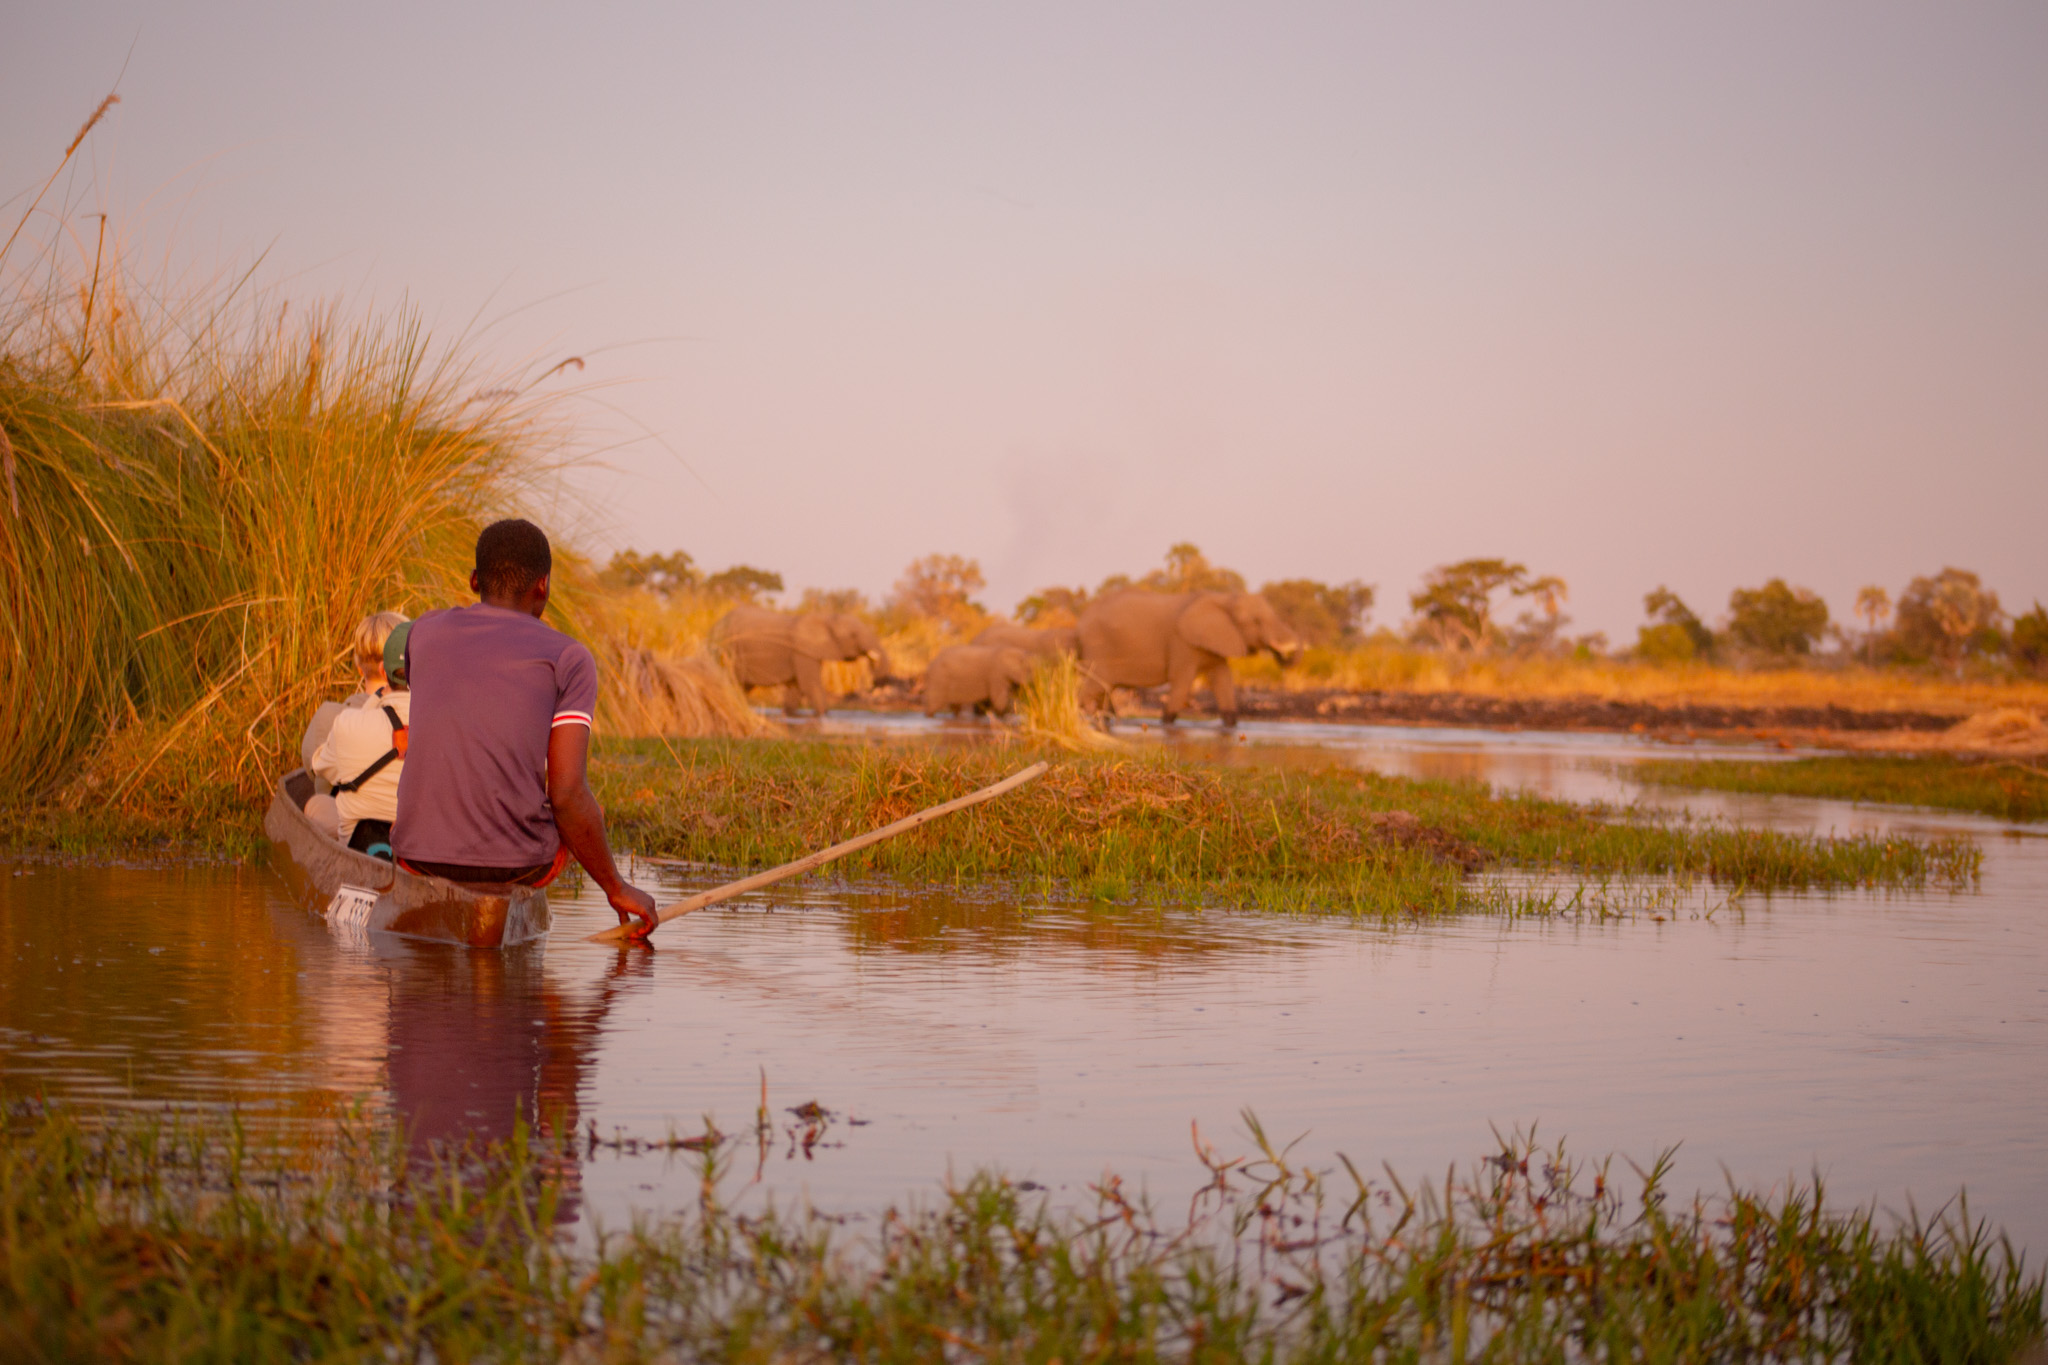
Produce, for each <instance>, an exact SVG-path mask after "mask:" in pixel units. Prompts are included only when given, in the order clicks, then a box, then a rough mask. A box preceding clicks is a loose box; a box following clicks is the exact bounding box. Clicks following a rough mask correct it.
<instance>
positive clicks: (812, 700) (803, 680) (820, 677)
mask: <svg viewBox="0 0 2048 1365" xmlns="http://www.w3.org/2000/svg"><path fill="white" fill-rule="evenodd" d="M796 686H797V688H798V689H799V690H800V692H801V694H802V696H803V699H804V704H805V705H807V706H809V707H810V708H811V709H812V710H813V711H816V712H817V713H818V719H819V720H823V719H824V718H825V710H826V700H827V699H826V696H825V666H824V665H823V664H821V663H819V662H818V661H817V660H816V659H813V658H811V657H810V656H809V655H804V654H799V655H798V656H797V660H796Z"/></svg>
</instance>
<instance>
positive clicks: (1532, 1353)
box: [0, 1109, 2043, 1365]
mask: <svg viewBox="0 0 2048 1365" xmlns="http://www.w3.org/2000/svg"><path fill="white" fill-rule="evenodd" d="M1246 1125H1247V1127H1248V1128H1250V1129H1251V1132H1252V1135H1253V1144H1252V1146H1251V1149H1250V1150H1248V1151H1247V1152H1246V1153H1245V1154H1244V1155H1243V1156H1234V1157H1224V1156H1221V1155H1219V1154H1218V1153H1217V1152H1216V1151H1215V1149H1214V1148H1212V1147H1210V1146H1209V1145H1208V1144H1206V1143H1204V1142H1202V1141H1201V1138H1200V1135H1199V1134H1197V1135H1196V1159H1197V1160H1198V1161H1200V1162H1201V1164H1202V1165H1203V1166H1204V1167H1205V1168H1206V1173H1207V1176H1208V1183H1207V1184H1206V1185H1205V1187H1204V1188H1203V1189H1202V1190H1201V1192H1200V1193H1199V1194H1198V1195H1197V1196H1196V1198H1195V1200H1194V1202H1193V1204H1192V1206H1191V1207H1190V1208H1189V1209H1188V1211H1187V1213H1186V1215H1185V1216H1184V1217H1179V1216H1171V1215H1162V1214H1161V1213H1159V1212H1157V1211H1155V1209H1153V1208H1152V1207H1151V1206H1150V1205H1149V1204H1148V1202H1147V1201H1146V1200H1145V1199H1144V1197H1143V1196H1142V1195H1140V1194H1138V1193H1136V1192H1135V1191H1132V1190H1128V1189H1127V1188H1126V1187H1125V1185H1124V1183H1123V1182H1122V1181H1121V1180H1120V1179H1119V1178H1118V1177H1117V1176H1115V1175H1114V1174H1108V1175H1105V1176H1104V1177H1103V1178H1102V1179H1101V1180H1100V1181H1099V1182H1098V1183H1097V1184H1095V1185H1093V1186H1091V1187H1090V1194H1089V1195H1088V1196H1082V1197H1080V1198H1079V1199H1077V1200H1076V1201H1074V1202H1073V1203H1071V1204H1060V1203H1055V1202H1053V1201H1052V1200H1051V1199H1050V1198H1049V1197H1048V1196H1046V1195H1043V1194H1032V1193H1029V1191H1030V1190H1031V1189H1033V1188H1034V1187H1032V1186H1030V1185H1029V1184H1019V1183H1017V1182H1015V1181H1013V1180H1011V1179H1009V1178H1008V1177H1006V1176H1005V1175H1004V1174H1003V1173H1002V1172H1000V1171H996V1170H981V1171H977V1172H975V1173H973V1174H971V1175H968V1176H966V1177H964V1178H958V1179H952V1178H949V1179H948V1180H947V1181H946V1183H945V1185H944V1186H943V1187H941V1188H938V1189H935V1190H934V1192H933V1194H932V1195H931V1196H930V1197H928V1198H926V1199H922V1200H913V1201H905V1202H900V1203H897V1204H892V1205H890V1206H889V1207H887V1208H885V1209H883V1210H881V1211H880V1212H879V1214H878V1216H876V1217H873V1218H871V1219H861V1220H851V1219H847V1218H844V1217H830V1216H825V1215H821V1214H817V1213H814V1212H811V1211H810V1210H808V1209H806V1208H803V1207H796V1208H770V1209H767V1210H764V1211H760V1212H755V1213H742V1212H740V1211H738V1210H737V1209H735V1208H734V1207H732V1206H731V1204H729V1203H728V1202H727V1199H728V1194H729V1190H728V1185H729V1183H730V1182H729V1181H728V1180H727V1179H726V1178H725V1170H726V1167H725V1162H726V1161H727V1160H729V1159H730V1154H729V1152H727V1153H722V1152H721V1150H720V1147H719V1145H717V1144H715V1143H714V1144H713V1145H712V1147H711V1148H710V1150H708V1151H706V1152H705V1153H703V1154H702V1156H701V1157H700V1158H699V1160H700V1161H701V1167H702V1169H701V1185H700V1189H701V1193H700V1195H699V1197H698V1199H697V1200H696V1201H694V1203H695V1206H694V1207H691V1208H686V1209H684V1210H681V1211H678V1212H674V1213H668V1214H642V1215H636V1216H635V1217H633V1219H632V1220H631V1222H630V1223H629V1225H627V1226H625V1227H623V1228H612V1229H608V1230H607V1231H606V1232H605V1234H604V1235H602V1236H599V1237H595V1238H591V1239H587V1240H584V1241H581V1242H578V1241H577V1240H575V1239H573V1238H571V1237H570V1236H567V1235H564V1231H565V1230H564V1229H563V1228H562V1227H561V1226H560V1224H559V1220H560V1219H562V1217H563V1216H564V1212H565V1204H566V1200H565V1195H567V1194H569V1193H571V1192H572V1188H571V1186H570V1180H571V1179H573V1177H572V1176H571V1175H570V1173H571V1172H574V1171H576V1170H577V1168H578V1166H579V1164H580V1158H582V1157H583V1156H584V1155H585V1154H584V1153H583V1152H580V1151H577V1150H573V1149H564V1148H560V1147H556V1146H554V1145H553V1144H552V1143H550V1142H547V1141H543V1140H539V1139H536V1138H534V1137H532V1136H530V1135H528V1134H526V1133H523V1132H522V1133H520V1134H518V1135H516V1136H515V1137H514V1138H513V1139H512V1140H510V1141H508V1142H505V1143H502V1144H498V1145H495V1146H491V1147H488V1148H483V1149H471V1150H470V1151H468V1152H466V1153H462V1154H459V1155H458V1154H451V1156H450V1157H449V1159H448V1160H446V1161H445V1162H443V1163H442V1164H439V1165H433V1166H428V1165H423V1164H411V1165H409V1164H408V1163H407V1162H406V1161H405V1158H404V1157H403V1155H402V1154H401V1153H399V1152H397V1151H394V1150H392V1149H391V1148H390V1147H388V1146H386V1145H384V1144H381V1143H379V1142H376V1141H363V1140H362V1139H361V1138H360V1136H359V1135H355V1134H350V1133H346V1132H345V1133H343V1134H341V1135H340V1136H339V1137H338V1138H336V1139H334V1140H331V1141H330V1142H329V1143H328V1144H327V1146H326V1147H325V1149H324V1150H310V1151H305V1150H301V1151H291V1152H288V1153H285V1154H278V1155H267V1156H266V1155H262V1154H258V1153H257V1152H255V1151H254V1150H252V1148H251V1146H250V1144H249V1143H248V1142H246V1141H245V1140H244V1136H243V1134H241V1133H240V1132H239V1131H236V1130H230V1129H229V1128H228V1125H227V1124H226V1123H225V1122H224V1121H219V1120H216V1121H215V1122H214V1123H213V1124H211V1125H207V1124H205V1123H204V1122H203V1121H198V1122H192V1123H188V1125H187V1126H186V1127H184V1128H183V1129H177V1128H171V1127H167V1126H165V1125H163V1124H162V1123H151V1122H149V1121H146V1120H137V1119H128V1120H120V1121H115V1122H113V1123H111V1124H106V1125H91V1126H89V1125H88V1124H86V1123H85V1122H82V1121H81V1119H80V1117H79V1116H77V1115H75V1114H72V1113H69V1112H67V1111H62V1110H43V1109H33V1110H30V1111H28V1112H23V1113H17V1114H16V1115H13V1116H10V1121H9V1125H8V1132H7V1135H6V1143H5V1145H4V1146H0V1239H4V1241H0V1250H4V1252H5V1257H6V1260H5V1267H6V1273H5V1274H4V1275H0V1342H4V1343H5V1349H6V1351H7V1353H8V1354H9V1355H10V1357H17V1356H18V1357H19V1358H21V1359H27V1360H83V1359H124V1360H129V1359H133V1360H165V1361H168V1360H179V1361H211V1360H223V1361H225V1360H299V1361H326V1360H336V1361H341V1360H350V1361H354V1360H378V1361H382V1360H409V1361H411V1360H439V1361H456V1360H489V1361H501V1362H511V1361H528V1360H531V1361H560V1360H571V1361H586V1360H587V1361H620V1362H635V1361H683V1360H690V1361H697V1360H729V1361H756V1360H807V1361H811V1360H815V1361H822V1360H873V1361H883V1360H890V1361H893V1360H912V1361H934V1362H938V1361H955V1360H983V1359H988V1360H1014V1361H1051V1360H1066V1361H1110V1360H1135V1361H1151V1360H1190V1361H1216V1362H1232V1361H1240V1360H1245V1361H1265V1362H1274V1363H1276V1365H1277V1363H1278V1362H1293V1361H1301V1362H1309V1361H1329V1362H1338V1361H1360V1362H1364V1361H1446V1362H1454V1361H1465V1360H1484V1361H1498V1362H1520V1361H1532V1362H1533V1361H1544V1362H1548V1361H1563V1360H1672V1361H1680V1360H1683V1361H1699V1360H1716V1361H1718V1360H1728V1361H1735V1360H1741V1361H1787V1362H1790V1361H1813V1360H1855V1361H1901V1362H1905V1361H1931V1360H1953V1361H1984V1362H2003V1361H2007V1360H2011V1359H2014V1358H2015V1357H2017V1356H2019V1355H2020V1354H2021V1353H2022V1352H2023V1351H2025V1350H2026V1349H2027V1348H2028V1346H2029V1345H2030V1343H2032V1342H2033V1341H2035V1340H2036V1339H2038V1337H2039V1335H2040V1333H2041V1331H2042V1326H2043V1316H2042V1281H2041V1276H2040V1274H2039V1272H2033V1273H2029V1272H2028V1270H2027V1268H2026V1266H2025V1263H2024V1260H2023V1259H2022V1258H2021V1256H2020V1255H2019V1253H2018V1252H2016V1251H2015V1250H2014V1248H2013V1247H2012V1246H2011V1245H2010V1243H2009V1242H2007V1241H2005V1240H2004V1239H2003V1238H2002V1237H2000V1236H1999V1235H1998V1234H1997V1233H1995V1232H1994V1231H1993V1230H1992V1229H1991V1228H1990V1227H1989V1225H1987V1224H1985V1223H1984V1222H1982V1221H1977V1220H1973V1219H1972V1218H1971V1216H1970V1213H1969V1209H1968V1207H1967V1205H1965V1204H1960V1203H1959V1204H1957V1205H1955V1206H1953V1207H1952V1208H1945V1209H1944V1210H1943V1212H1942V1213H1941V1214H1940V1215H1938V1216H1937V1217H1935V1218H1933V1219H1923V1218H1920V1217H1917V1216H1915V1217H1910V1218H1908V1219H1906V1220H1903V1221H1896V1222H1894V1221H1890V1220H1881V1219H1880V1218H1879V1217H1878V1215H1876V1214H1875V1213H1874V1212H1873V1211H1871V1210H1868V1209H1846V1210H1845V1209H1840V1208H1837V1207H1834V1206H1832V1205H1830V1204H1829V1203H1828V1201H1827V1199H1826V1197H1825V1191H1824V1189H1823V1188H1822V1186H1821V1185H1820V1184H1819V1182H1818V1181H1817V1180H1816V1181H1814V1182H1794V1183H1792V1184H1790V1185H1789V1186H1788V1187H1786V1188H1784V1189H1782V1190H1767V1191H1759V1190H1751V1189H1746V1188H1741V1187H1734V1186H1731V1188H1730V1189H1728V1191H1727V1192H1726V1193H1725V1194H1723V1195H1720V1196H1710V1197H1702V1198H1700V1199H1697V1200H1687V1199H1685V1198H1683V1197H1682V1196H1680V1197H1673V1196H1674V1191H1671V1190H1670V1189H1668V1188H1667V1187H1666V1186H1667V1183H1668V1177H1669V1170H1668V1165H1667V1164H1666V1163H1665V1162H1662V1161H1660V1162H1657V1163H1654V1164H1653V1165H1652V1166H1651V1167H1650V1169H1649V1170H1648V1171H1647V1172H1643V1173H1642V1174H1641V1175H1640V1176H1639V1177H1638V1178H1637V1179H1635V1180H1629V1181H1624V1179H1622V1178H1618V1177H1617V1174H1616V1173H1615V1172H1613V1171H1612V1170H1611V1163H1600V1164H1591V1163H1584V1162H1577V1161H1574V1160H1572V1159H1570V1158H1569V1157H1568V1156H1567V1154H1566V1153H1565V1152H1564V1151H1563V1149H1562V1148H1549V1149H1545V1148H1541V1147H1538V1146H1537V1145H1536V1144H1535V1143H1534V1141H1533V1140H1531V1139H1530V1138H1528V1137H1527V1136H1524V1135H1519V1134H1518V1135H1515V1136H1513V1137H1509V1138H1506V1139H1504V1140H1502V1141H1500V1142H1499V1144H1498V1146H1497V1149H1496V1150H1495V1151H1493V1152H1492V1153H1490V1154H1488V1155H1487V1156H1485V1157H1484V1158H1483V1159H1481V1160H1480V1161H1478V1162H1476V1163H1474V1164H1473V1165H1472V1166H1471V1167H1470V1168H1469V1170H1468V1171H1466V1172H1464V1173H1459V1172H1455V1171H1454V1172H1453V1173H1451V1174H1449V1175H1447V1176H1445V1177H1443V1178H1442V1179H1441V1180H1440V1181H1431V1180H1418V1181H1410V1182H1404V1181H1402V1180H1401V1179H1400V1178H1399V1177H1398V1176H1397V1175H1395V1174H1393V1173H1392V1172H1388V1173H1387V1174H1385V1175H1384V1176H1382V1175H1381V1174H1380V1173H1378V1172H1375V1173H1374V1174H1373V1175H1372V1176H1370V1177H1368V1176H1366V1175H1364V1174H1363V1173H1362V1172H1360V1171H1359V1170H1358V1168H1357V1167H1356V1166H1355V1165H1354V1164H1353V1163H1352V1162H1350V1161H1349V1160H1348V1159H1342V1158H1340V1163H1341V1169H1330V1170H1318V1169H1315V1168H1312V1167H1309V1166H1307V1165H1306V1164H1304V1163H1302V1162H1301V1161H1299V1160H1298V1159H1297V1158H1294V1157H1293V1156H1292V1155H1291V1154H1290V1152H1289V1151H1288V1150H1287V1149H1286V1148H1279V1147H1276V1145H1275V1144H1273V1143H1271V1142H1270V1141H1268V1140H1267V1139H1266V1138H1265V1136H1264V1134H1263V1133H1262V1132H1261V1131H1260V1129H1259V1127H1258V1124H1257V1120H1256V1118H1254V1117H1253V1116H1251V1115H1249V1114H1247V1115H1246ZM316 1141H317V1140H316ZM309 1145H310V1144H309Z"/></svg>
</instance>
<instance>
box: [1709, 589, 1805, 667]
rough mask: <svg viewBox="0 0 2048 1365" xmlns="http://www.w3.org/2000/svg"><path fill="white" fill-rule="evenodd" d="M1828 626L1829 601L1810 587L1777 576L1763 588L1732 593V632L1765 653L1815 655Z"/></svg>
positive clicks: (1732, 636)
mask: <svg viewBox="0 0 2048 1365" xmlns="http://www.w3.org/2000/svg"><path fill="white" fill-rule="evenodd" d="M1827 628H1828V604H1827V603H1825V602H1823V601H1821V600H1820V597H1819V595H1818V594H1816V593H1814V592H1812V591H1811V590H1810V589H1807V588H1794V587H1789V586H1787V585H1786V583H1785V580H1784V579H1782V578H1773V579H1771V580H1770V581H1769V582H1767V583H1765V584H1764V585H1763V586H1762V587H1761V588H1737V589H1736V590H1735V591H1734V592H1732V593H1730V594H1728V635H1729V638H1730V639H1732V640H1734V641H1735V642H1736V643H1737V644H1739V645H1741V646H1743V647H1744V648H1746V649H1753V650H1756V651H1758V652H1759V653H1763V654H1779V655H1792V654H1811V653H1812V652H1813V646H1814V642H1815V641H1817V640H1818V639H1820V637H1821V633H1822V632H1823V631H1825V630H1826V629H1827Z"/></svg>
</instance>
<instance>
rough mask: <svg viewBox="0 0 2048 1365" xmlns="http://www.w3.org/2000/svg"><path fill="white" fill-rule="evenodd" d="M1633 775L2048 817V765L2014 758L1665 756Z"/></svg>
mask: <svg viewBox="0 0 2048 1365" xmlns="http://www.w3.org/2000/svg"><path fill="white" fill-rule="evenodd" d="M1626 772H1627V775H1628V776H1631V777H1634V778H1636V779H1638V780H1640V781H1643V782H1653V783H1656V784H1658V785H1660V786H1668V787H1701V788H1705V789H1707V790H1710V791H1726V792H1761V793H1764V794H1767V795H1773V796H1814V797H1821V798H1825V799H1828V800H1834V801H1876V802H1881V803H1886V804H1891V805H1904V806H1932V807H1935V808H1938V809H1941V810H1961V811H1970V812H1972V813H1973V814H1977V815H1990V816H1995V817H1997V818H1999V819H2004V820H2048V766H2044V765H2042V764H2041V763H2039V762H2038V761H2035V762H2021V761H2019V760H2015V759H2003V760H1991V761H1981V760H1976V759H1958V758H1943V757H1932V756H1930V757H1914V758H1890V757H1886V758H1876V757H1829V758H1800V759H1790V760H1787V761H1785V762H1782V763H1749V762H1744V761H1742V760H1740V759H1704V760H1694V761H1683V760H1660V761H1658V762H1654V763H1639V764H1636V765H1634V766H1632V767H1630V768H1628V769H1627V770H1626Z"/></svg>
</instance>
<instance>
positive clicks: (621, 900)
mask: <svg viewBox="0 0 2048 1365" xmlns="http://www.w3.org/2000/svg"><path fill="white" fill-rule="evenodd" d="M606 899H607V900H609V901H610V902H611V903H612V909H614V910H616V911H618V914H619V923H620V924H624V923H626V922H627V921H628V920H633V919H637V920H639V921H640V923H639V924H637V925H635V926H634V927H633V930H632V934H633V939H634V941H635V942H638V941H640V940H643V939H645V938H646V937H647V936H648V935H649V934H651V933H653V932H654V931H655V930H656V929H657V928H659V927H660V926H661V919H660V917H659V916H657V915H656V914H655V912H654V897H652V896H650V895H648V894H647V893H646V892H645V891H642V890H641V889H640V888H639V887H637V886H633V885H631V884H630V883H627V882H620V883H619V884H618V887H617V889H615V890H613V891H612V892H610V893H609V894H608V895H607V896H606Z"/></svg>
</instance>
